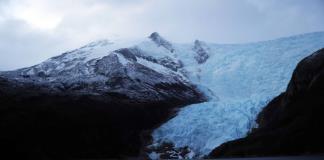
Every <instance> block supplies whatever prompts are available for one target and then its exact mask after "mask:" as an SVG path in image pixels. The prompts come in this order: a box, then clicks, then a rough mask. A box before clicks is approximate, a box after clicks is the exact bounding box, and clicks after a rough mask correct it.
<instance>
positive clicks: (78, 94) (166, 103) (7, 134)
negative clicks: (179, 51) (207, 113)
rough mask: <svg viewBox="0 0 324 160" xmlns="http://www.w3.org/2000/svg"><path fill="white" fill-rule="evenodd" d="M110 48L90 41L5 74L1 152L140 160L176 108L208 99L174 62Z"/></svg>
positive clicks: (1, 79)
mask: <svg viewBox="0 0 324 160" xmlns="http://www.w3.org/2000/svg"><path fill="white" fill-rule="evenodd" d="M159 41H161V40H159ZM110 45H113V44H112V43H111V42H109V41H99V42H96V43H90V44H89V45H86V46H84V47H81V48H79V49H76V50H73V51H71V52H66V53H64V54H62V55H60V56H57V57H53V58H51V59H49V60H47V61H45V62H43V63H41V64H38V65H35V66H32V67H28V68H23V69H19V70H15V71H7V72H1V73H0V114H1V119H0V130H1V133H0V141H1V144H0V145H1V147H2V148H5V149H4V150H2V152H3V153H5V154H8V155H10V156H13V155H22V156H24V157H26V156H27V157H28V156H31V157H38V156H39V158H55V157H56V158H57V157H60V158H61V157H66V158H120V157H128V156H138V155H139V152H140V148H141V147H142V146H143V145H144V144H145V143H146V141H148V140H149V138H145V137H146V136H149V132H147V131H150V130H152V129H153V128H154V127H156V126H157V125H159V124H160V123H162V122H164V121H165V120H167V119H168V118H170V117H171V116H172V115H173V114H174V110H175V109H176V108H178V107H181V106H184V105H187V104H191V103H198V102H201V101H204V100H205V98H204V95H203V94H202V93H201V92H200V91H198V90H197V89H196V87H195V86H194V85H193V84H191V83H190V82H189V81H188V80H187V79H186V78H185V77H184V76H182V74H180V73H178V72H176V69H175V66H176V64H175V63H174V64H173V63H171V62H172V60H171V59H170V60H168V59H159V58H152V59H149V58H144V57H145V56H144V55H147V53H143V51H141V50H140V49H136V48H121V49H120V48H119V49H116V50H115V48H114V47H113V49H111V48H109V47H110ZM162 45H166V44H165V43H163V44H162ZM99 53H100V54H102V56H97V55H95V54H99ZM146 57H147V56H146ZM178 67H181V66H178ZM145 133H146V134H145ZM1 156H4V154H3V155H1Z"/></svg>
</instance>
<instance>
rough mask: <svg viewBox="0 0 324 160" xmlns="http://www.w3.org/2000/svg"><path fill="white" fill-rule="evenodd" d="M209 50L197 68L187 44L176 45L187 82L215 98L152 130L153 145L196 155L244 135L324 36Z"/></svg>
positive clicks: (217, 46) (313, 35)
mask: <svg viewBox="0 0 324 160" xmlns="http://www.w3.org/2000/svg"><path fill="white" fill-rule="evenodd" d="M208 47H209V48H210V53H211V55H210V57H209V59H208V60H207V61H206V62H205V63H203V64H200V65H198V64H197V63H194V62H193V59H192V55H191V54H192V51H190V50H189V49H190V48H191V47H190V45H177V46H176V51H175V52H176V54H177V56H178V58H179V59H180V60H182V61H183V63H184V66H185V69H186V70H187V71H188V72H189V73H190V80H191V81H193V82H194V83H196V84H199V85H201V86H203V87H206V88H208V89H210V90H211V91H212V92H213V94H215V95H216V96H215V97H214V98H212V99H211V100H210V101H209V102H205V103H200V104H194V105H189V106H187V107H184V108H183V109H181V111H180V112H179V113H178V115H177V116H176V117H174V118H173V119H171V120H169V121H168V122H167V123H165V124H163V125H162V126H160V127H159V128H158V129H156V130H155V131H154V132H153V139H154V143H161V142H163V141H171V142H173V143H174V144H175V146H176V147H184V146H189V147H190V148H191V149H192V150H193V151H194V152H195V153H197V154H196V156H198V157H199V156H203V155H206V154H208V153H209V152H210V151H211V150H212V149H214V148H215V147H217V146H219V145H220V144H222V143H224V142H226V141H229V140H233V139H237V138H241V137H244V136H245V135H246V134H247V132H248V131H249V130H250V129H251V127H253V126H254V125H255V124H254V120H255V118H256V116H257V113H258V112H259V111H260V110H261V109H262V107H264V106H265V105H266V104H267V103H268V102H269V101H270V100H271V99H273V98H274V97H275V96H277V95H279V94H280V93H281V92H283V91H284V90H285V89H286V86H287V84H288V82H289V80H290V77H291V75H292V72H293V70H294V68H295V66H296V64H297V63H298V62H299V61H300V60H301V59H302V58H304V57H306V56H308V55H309V54H311V53H312V52H314V51H316V50H318V49H320V48H323V47H324V32H317V33H310V34H305V35H299V36H294V37H288V38H281V39H277V40H272V41H265V42H258V43H250V44H239V45H216V44H208Z"/></svg>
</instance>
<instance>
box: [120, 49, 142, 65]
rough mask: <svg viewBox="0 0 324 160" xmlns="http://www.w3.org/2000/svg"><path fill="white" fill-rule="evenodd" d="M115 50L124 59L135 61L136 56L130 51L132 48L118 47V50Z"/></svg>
mask: <svg viewBox="0 0 324 160" xmlns="http://www.w3.org/2000/svg"><path fill="white" fill-rule="evenodd" d="M115 52H117V53H120V54H122V55H123V56H124V57H125V58H126V59H128V60H130V61H135V62H136V61H137V60H136V56H135V55H134V54H133V52H132V49H129V48H122V49H119V50H117V51H115Z"/></svg>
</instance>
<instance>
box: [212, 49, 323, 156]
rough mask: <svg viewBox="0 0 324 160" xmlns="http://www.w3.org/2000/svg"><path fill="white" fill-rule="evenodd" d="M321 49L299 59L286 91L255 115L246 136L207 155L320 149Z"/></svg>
mask: <svg viewBox="0 0 324 160" xmlns="http://www.w3.org/2000/svg"><path fill="white" fill-rule="evenodd" d="M323 97H324V49H321V50H319V51H317V52H315V53H313V54H312V55H310V56H308V57H306V58H305V59H303V60H302V61H301V62H300V63H299V64H298V65H297V67H296V69H295V71H294V73H293V75H292V78H291V80H290V82H289V85H288V87H287V90H286V92H284V93H282V94H280V95H279V96H278V97H276V98H274V99H273V100H272V101H271V102H270V103H269V104H268V105H267V106H266V107H265V108H264V109H263V110H262V112H261V113H260V114H259V115H258V119H257V122H258V124H259V126H258V128H256V129H254V130H253V131H252V133H250V134H249V135H248V136H247V137H245V138H242V139H238V140H234V141H230V142H227V143H225V144H222V145H221V146H219V147H217V148H216V149H214V150H213V151H212V152H211V154H210V155H209V157H213V158H214V157H234V156H240V157H242V156H269V155H297V154H298V155H300V154H316V153H323V152H324V145H323V144H324V137H323V135H324V126H323V122H324V119H323V114H324V108H323V106H324V100H323Z"/></svg>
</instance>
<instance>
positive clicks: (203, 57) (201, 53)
mask: <svg viewBox="0 0 324 160" xmlns="http://www.w3.org/2000/svg"><path fill="white" fill-rule="evenodd" d="M206 48H207V47H206V46H205V45H204V44H203V42H201V41H198V40H196V41H195V45H194V48H193V50H194V51H195V52H196V55H195V56H194V58H195V60H196V61H197V63H198V64H202V63H204V62H206V61H207V59H208V58H209V54H208V52H207V49H206Z"/></svg>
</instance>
